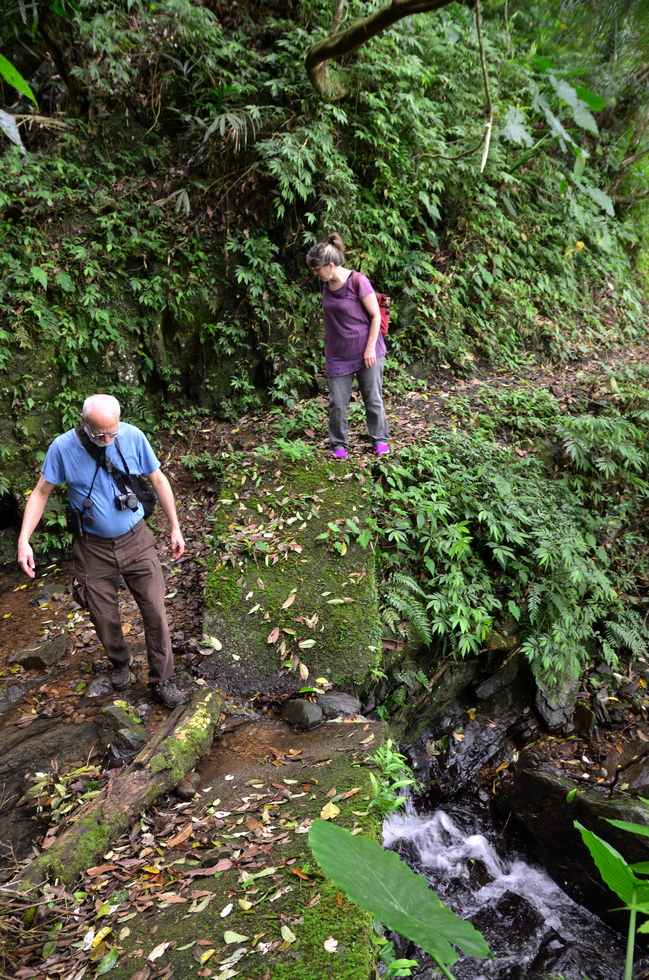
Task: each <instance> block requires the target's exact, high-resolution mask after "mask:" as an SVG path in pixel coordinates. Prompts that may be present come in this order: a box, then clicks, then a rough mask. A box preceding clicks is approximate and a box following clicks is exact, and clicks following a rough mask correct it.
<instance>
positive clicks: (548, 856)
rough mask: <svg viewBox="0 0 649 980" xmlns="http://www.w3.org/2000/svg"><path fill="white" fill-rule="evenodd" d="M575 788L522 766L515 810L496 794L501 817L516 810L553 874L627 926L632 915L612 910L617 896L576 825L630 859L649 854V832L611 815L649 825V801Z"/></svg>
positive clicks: (579, 896)
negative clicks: (623, 825) (620, 825)
mask: <svg viewBox="0 0 649 980" xmlns="http://www.w3.org/2000/svg"><path fill="white" fill-rule="evenodd" d="M574 789H575V784H574V782H573V781H572V780H570V779H566V778H564V777H561V776H557V775H554V774H552V773H548V772H541V771H534V770H532V769H528V768H525V769H518V770H517V772H516V775H515V778H514V783H513V792H512V795H511V797H510V800H509V803H510V806H511V813H506V811H505V810H504V809H502V808H503V805H504V803H505V801H504V800H503V799H501V800H499V801H498V800H497V803H498V806H499V808H500V809H501V818H502V817H505V816H510V815H511V816H513V817H514V822H515V823H517V824H518V826H519V828H524V839H525V841H526V843H527V844H528V845H531V847H532V850H533V851H534V853H535V855H536V857H537V858H538V859H539V860H540V861H541V863H542V864H543V865H544V867H545V869H546V871H547V872H548V874H549V875H550V876H551V877H552V878H553V879H554V880H555V881H556V882H557V884H558V885H559V886H560V887H561V888H563V889H564V890H565V891H567V892H568V894H569V895H570V896H571V897H572V898H573V899H574V900H575V901H576V902H579V903H580V904H581V905H585V906H586V908H588V909H590V911H591V912H594V913H595V914H596V915H599V916H601V918H603V919H604V921H605V922H608V923H609V925H611V926H613V927H614V928H617V929H620V930H621V931H622V930H624V928H626V927H627V926H628V916H625V915H624V914H623V913H621V912H611V907H612V906H613V905H614V904H615V901H614V896H613V895H612V893H611V892H610V891H609V890H608V888H607V887H606V886H605V885H604V883H603V882H602V879H601V877H600V875H599V872H598V871H597V869H596V867H595V865H594V863H593V860H592V858H591V856H590V852H589V851H588V849H587V847H586V845H585V844H584V843H583V841H582V839H581V834H580V833H579V831H578V830H576V828H575V827H574V821H575V820H578V821H579V822H580V823H581V824H583V825H584V826H585V827H586V828H587V829H588V830H592V831H593V832H594V833H596V834H597V835H598V836H599V837H602V838H603V839H604V840H606V841H607V842H608V843H609V844H611V845H612V846H613V847H615V848H616V849H617V850H618V851H620V853H621V854H623V855H624V857H625V858H626V859H627V861H629V862H630V863H638V862H640V861H648V860H649V838H646V837H640V836H638V835H637V834H630V833H628V832H626V831H624V830H618V829H617V828H615V827H613V826H612V825H611V824H610V823H608V820H609V819H615V820H627V821H630V822H632V823H640V824H644V825H645V826H648V827H649V807H646V806H643V805H642V804H635V803H629V801H628V800H616V799H605V798H603V797H602V796H600V795H598V794H597V792H595V791H593V790H588V789H581V788H579V789H578V790H577V792H576V794H575V795H574V797H573V798H572V800H571V802H570V803H568V801H567V799H566V797H567V795H568V793H569V792H570V790H574Z"/></svg>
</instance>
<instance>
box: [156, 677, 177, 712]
mask: <svg viewBox="0 0 649 980" xmlns="http://www.w3.org/2000/svg"><path fill="white" fill-rule="evenodd" d="M151 691H152V693H153V696H154V698H156V700H158V701H159V702H160V703H161V704H164V706H165V708H177V707H178V705H179V704H184V703H185V692H184V691H181V690H180V689H179V688H177V687H176V685H175V684H174V682H173V681H172V680H171V679H169V680H168V681H159V683H157V684H152V685H151Z"/></svg>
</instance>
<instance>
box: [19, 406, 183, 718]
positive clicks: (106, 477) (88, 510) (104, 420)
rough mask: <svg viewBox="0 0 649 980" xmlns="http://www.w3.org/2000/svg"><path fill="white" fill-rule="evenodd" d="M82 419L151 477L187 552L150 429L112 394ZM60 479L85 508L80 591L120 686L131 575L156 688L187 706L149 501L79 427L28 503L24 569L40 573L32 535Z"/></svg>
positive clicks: (57, 444)
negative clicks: (123, 610)
mask: <svg viewBox="0 0 649 980" xmlns="http://www.w3.org/2000/svg"><path fill="white" fill-rule="evenodd" d="M81 420H82V423H83V429H84V431H85V433H86V435H87V437H88V438H89V439H90V441H91V443H93V444H94V445H95V446H97V447H99V448H100V449H103V450H105V452H106V460H107V462H108V463H109V464H110V463H112V464H113V466H115V467H116V468H117V469H119V470H121V471H124V470H125V467H124V461H126V464H127V466H128V470H129V472H130V473H134V474H145V475H147V476H148V478H149V481H150V482H151V485H152V486H153V489H154V490H155V492H156V494H157V496H158V500H159V501H160V505H161V506H162V509H163V511H164V513H165V514H166V516H167V518H168V520H169V523H170V525H171V554H172V557H173V558H180V556H181V555H182V553H183V552H184V550H185V542H184V540H183V536H182V534H181V531H180V525H179V524H178V517H177V514H176V505H175V503H174V496H173V492H172V490H171V487H170V485H169V481H168V480H167V478H166V476H164V474H163V473H162V472H161V471H160V463H159V461H158V459H157V458H156V456H155V453H154V452H153V450H152V448H151V446H150V445H149V442H148V440H147V438H146V436H145V435H144V433H143V432H141V431H140V430H139V429H138V428H136V427H135V426H134V425H129V424H128V423H126V422H120V406H119V402H118V401H117V399H116V398H113V396H112V395H91V396H90V397H89V398H86V400H85V402H84V403H83V408H82V412H81ZM118 437H119V438H118ZM116 439H118V442H117V445H115V440H116ZM59 483H65V484H66V485H67V491H68V499H69V502H70V506H71V507H72V508H75V509H77V510H78V511H79V513H80V518H81V527H82V529H83V534H82V535H81V536H80V537H75V541H74V545H73V548H72V557H73V558H74V565H75V581H74V588H73V591H74V593H75V597H76V598H78V599H79V600H80V601H81V604H82V605H87V607H88V610H89V612H90V618H91V620H92V622H93V625H94V627H95V630H96V632H97V636H98V637H99V639H100V640H101V642H102V643H103V645H104V648H105V650H106V655H107V656H108V659H109V660H110V662H111V663H112V665H113V670H112V672H111V681H112V682H113V686H114V687H115V688H116V689H117V690H123V689H124V688H125V687H128V685H129V684H130V681H131V671H130V665H131V663H132V657H131V654H130V651H129V649H128V646H127V645H126V641H125V640H124V635H123V633H122V626H121V623H120V619H119V607H118V600H117V592H118V589H119V582H120V576H123V578H124V581H125V582H126V584H127V586H128V587H129V589H130V590H131V592H132V593H133V597H134V599H135V601H136V602H137V604H138V606H139V609H140V612H141V614H142V620H143V622H144V632H145V636H146V643H147V654H148V659H149V683H150V685H151V687H152V690H153V694H154V695H155V696H156V697H157V699H158V700H159V701H161V702H162V703H163V704H164V705H166V706H167V707H168V708H175V707H176V706H177V705H179V704H183V702H184V700H185V695H184V694H183V692H182V691H180V690H179V689H178V688H177V687H176V685H175V684H174V682H173V673H174V663H173V653H172V649H171V637H170V636H169V627H168V625H167V616H166V612H165V606H164V593H165V584H164V577H163V574H162V568H161V566H160V562H159V560H158V556H157V554H156V549H155V541H154V538H153V535H152V534H151V531H150V530H149V528H148V527H147V526H146V523H145V521H144V520H143V517H144V511H143V508H142V504H141V503H139V502H138V500H137V498H136V497H134V496H133V495H132V494H130V495H129V494H124V493H122V492H121V490H120V487H119V486H118V485H117V483H116V479H115V474H114V473H111V472H110V465H109V466H108V468H106V467H104V466H101V465H98V463H97V461H96V460H95V458H93V456H91V455H90V453H89V452H88V450H87V449H85V448H84V446H83V445H82V443H81V441H80V438H79V435H78V434H77V431H76V429H70V430H69V431H68V432H65V433H64V434H63V435H61V436H58V438H56V439H55V440H54V442H53V443H52V445H51V446H50V448H49V449H48V451H47V455H46V457H45V460H44V462H43V466H42V467H41V476H40V479H39V481H38V483H37V484H36V487H35V488H34V490H33V491H32V493H31V495H30V497H29V500H28V501H27V506H26V507H25V513H24V516H23V523H22V528H21V531H20V536H19V538H18V561H19V563H20V565H21V567H22V569H23V571H24V572H26V574H27V575H29V577H30V578H34V575H35V571H34V553H33V551H32V548H31V545H30V544H29V539H30V537H31V535H32V533H33V531H34V528H35V527H36V525H37V524H38V522H39V521H40V519H41V517H42V515H43V511H44V509H45V505H46V503H47V501H48V498H49V496H50V493H51V492H52V490H53V488H54V487H55V486H57V485H58V484H59Z"/></svg>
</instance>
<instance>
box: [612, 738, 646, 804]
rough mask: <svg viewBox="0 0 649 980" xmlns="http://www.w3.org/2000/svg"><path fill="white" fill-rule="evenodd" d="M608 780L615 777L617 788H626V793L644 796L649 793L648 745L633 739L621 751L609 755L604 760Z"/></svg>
mask: <svg viewBox="0 0 649 980" xmlns="http://www.w3.org/2000/svg"><path fill="white" fill-rule="evenodd" d="M604 769H605V771H606V776H607V778H608V779H609V780H612V779H614V778H615V777H617V786H618V787H620V786H622V785H625V786H626V789H627V792H629V793H637V794H639V795H640V796H646V795H647V794H648V793H649V743H647V742H643V741H641V740H640V739H634V740H633V741H632V742H627V744H626V745H625V746H624V748H623V749H622V753H621V754H620V753H619V752H618V751H617V750H614V751H613V752H611V753H610V755H608V756H607V757H606V759H605V760H604Z"/></svg>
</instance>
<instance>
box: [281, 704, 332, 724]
mask: <svg viewBox="0 0 649 980" xmlns="http://www.w3.org/2000/svg"><path fill="white" fill-rule="evenodd" d="M323 716H324V712H323V710H322V708H321V707H320V705H319V704H315V703H314V702H313V701H305V700H304V699H303V698H299V699H297V700H292V701H285V702H284V704H283V705H282V718H283V719H284V721H287V722H288V723H289V725H297V727H298V728H303V729H304V731H307V732H308V731H310V729H312V728H317V727H318V725H321V724H322V719H323Z"/></svg>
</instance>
